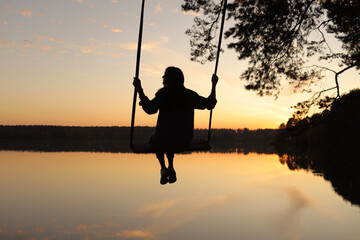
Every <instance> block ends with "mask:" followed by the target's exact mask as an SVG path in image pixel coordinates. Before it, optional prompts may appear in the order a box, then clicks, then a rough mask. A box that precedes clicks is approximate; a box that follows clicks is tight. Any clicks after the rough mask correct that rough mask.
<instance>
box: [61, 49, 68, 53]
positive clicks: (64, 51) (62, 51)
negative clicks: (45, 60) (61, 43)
mask: <svg viewBox="0 0 360 240" xmlns="http://www.w3.org/2000/svg"><path fill="white" fill-rule="evenodd" d="M67 52H68V50H61V51H60V52H59V53H67Z"/></svg>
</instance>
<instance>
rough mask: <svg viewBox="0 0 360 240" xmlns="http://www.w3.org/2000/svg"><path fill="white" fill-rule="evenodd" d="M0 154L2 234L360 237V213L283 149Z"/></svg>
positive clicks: (46, 239) (45, 239) (44, 238)
mask: <svg viewBox="0 0 360 240" xmlns="http://www.w3.org/2000/svg"><path fill="white" fill-rule="evenodd" d="M175 167H176V170H177V175H178V182H176V183H175V184H172V185H165V186H161V185H160V183H159V180H160V170H159V167H158V163H157V162H156V160H155V157H154V156H153V155H135V154H108V153H34V152H0V239H31V240H35V239H36V240H50V239H74V240H78V239H80V240H81V239H161V240H166V239H171V240H176V239H179V240H180V239H206V240H208V239H214V240H215V239H216V240H218V239H246V240H251V239H256V240H259V239H274V240H275V239H276V240H278V239H306V240H311V239H316V240H318V239H326V240H330V239H334V240H335V239H336V240H338V239H354V240H355V239H360V228H359V223H360V209H359V207H357V206H353V205H351V204H350V203H349V202H346V201H344V200H343V198H342V197H341V196H339V195H337V194H336V193H335V191H334V190H333V188H332V187H331V184H330V183H329V182H327V181H325V180H324V179H323V177H321V176H315V175H314V174H312V173H311V172H306V171H304V170H299V171H290V170H289V169H288V168H287V166H286V165H282V164H281V163H280V162H279V157H278V156H277V155H258V154H248V155H243V154H210V153H196V154H187V155H177V156H176V158H175Z"/></svg>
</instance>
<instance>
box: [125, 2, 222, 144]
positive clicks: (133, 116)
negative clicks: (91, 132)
mask: <svg viewBox="0 0 360 240" xmlns="http://www.w3.org/2000/svg"><path fill="white" fill-rule="evenodd" d="M221 5H222V18H221V26H220V34H219V42H218V49H217V53H216V62H215V70H214V74H215V75H216V73H217V69H218V64H219V57H220V51H221V41H222V34H223V29H224V22H225V13H226V5H227V0H223V1H222V4H221ZM144 6H145V0H142V4H141V15H140V27H139V38H138V46H137V57H136V70H135V78H139V69H140V56H141V42H142V33H143V25H144V24H143V22H144ZM136 99H137V92H136V89H135V88H134V97H133V106H132V115H131V128H130V148H131V149H133V138H134V124H135V110H136ZM212 113H213V110H212V109H211V111H210V118H209V130H208V138H207V142H208V143H210V137H211V121H212Z"/></svg>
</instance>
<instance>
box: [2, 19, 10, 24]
mask: <svg viewBox="0 0 360 240" xmlns="http://www.w3.org/2000/svg"><path fill="white" fill-rule="evenodd" d="M0 23H3V24H8V21H6V20H0Z"/></svg>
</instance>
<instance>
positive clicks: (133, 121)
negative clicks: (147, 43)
mask: <svg viewBox="0 0 360 240" xmlns="http://www.w3.org/2000/svg"><path fill="white" fill-rule="evenodd" d="M144 6H145V0H142V4H141V15H140V27H139V39H138V46H137V56H136V70H135V78H139V69H140V56H141V42H142V33H143V25H144V24H143V23H144ZM136 98H137V92H136V89H135V88H134V98H133V106H132V115H131V128H130V148H131V149H132V148H133V138H134V124H135V110H136Z"/></svg>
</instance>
